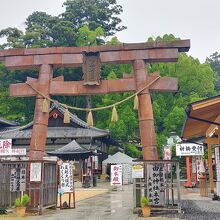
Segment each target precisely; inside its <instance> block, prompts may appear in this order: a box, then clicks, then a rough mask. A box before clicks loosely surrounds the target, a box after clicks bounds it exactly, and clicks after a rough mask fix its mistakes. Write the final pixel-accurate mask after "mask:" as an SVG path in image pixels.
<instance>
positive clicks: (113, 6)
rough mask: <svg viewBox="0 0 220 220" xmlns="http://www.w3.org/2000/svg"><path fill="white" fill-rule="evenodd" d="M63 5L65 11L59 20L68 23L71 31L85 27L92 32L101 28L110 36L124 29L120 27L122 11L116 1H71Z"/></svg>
mask: <svg viewBox="0 0 220 220" xmlns="http://www.w3.org/2000/svg"><path fill="white" fill-rule="evenodd" d="M63 5H64V6H65V8H66V10H65V12H64V13H63V14H61V19H62V20H65V21H70V22H71V23H72V24H73V29H76V30H78V29H79V28H81V27H82V26H84V25H87V26H88V27H89V29H90V30H93V31H94V30H95V29H96V28H98V27H101V28H103V30H104V32H105V33H106V36H111V35H113V34H115V33H116V32H118V31H121V30H124V29H125V28H126V27H125V26H120V23H121V19H120V18H119V15H120V14H121V13H122V11H123V10H122V7H121V6H120V5H118V4H117V2H116V0H83V1H81V0H71V1H66V2H65V3H64V4H63Z"/></svg>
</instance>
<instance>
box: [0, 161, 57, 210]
mask: <svg viewBox="0 0 220 220" xmlns="http://www.w3.org/2000/svg"><path fill="white" fill-rule="evenodd" d="M41 163H42V181H41V183H40V184H36V186H35V185H34V184H30V183H28V182H29V181H27V183H26V190H25V192H24V193H27V194H29V196H30V200H31V205H33V206H34V207H35V208H37V209H40V210H42V208H44V207H49V206H54V207H55V206H56V203H57V172H58V171H57V164H56V162H54V161H43V162H41ZM28 167H30V162H29V161H10V162H0V207H11V206H13V205H14V203H15V199H16V198H18V197H19V196H20V195H21V192H19V191H17V192H11V190H10V187H11V183H10V181H11V169H13V168H15V169H18V168H25V169H26V170H27V171H26V180H29V172H28ZM39 195H40V199H39V201H40V203H39V202H37V201H38V198H37V197H38V196H39Z"/></svg>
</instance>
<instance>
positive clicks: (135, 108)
mask: <svg viewBox="0 0 220 220" xmlns="http://www.w3.org/2000/svg"><path fill="white" fill-rule="evenodd" d="M138 107H139V101H138V95H137V94H136V96H135V97H134V108H133V109H134V110H138Z"/></svg>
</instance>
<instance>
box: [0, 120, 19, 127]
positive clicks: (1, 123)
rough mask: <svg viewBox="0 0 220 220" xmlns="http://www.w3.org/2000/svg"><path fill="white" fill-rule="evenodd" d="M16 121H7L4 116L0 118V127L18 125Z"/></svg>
mask: <svg viewBox="0 0 220 220" xmlns="http://www.w3.org/2000/svg"><path fill="white" fill-rule="evenodd" d="M18 125H19V123H18V122H14V121H9V120H7V119H5V118H0V127H9V126H18Z"/></svg>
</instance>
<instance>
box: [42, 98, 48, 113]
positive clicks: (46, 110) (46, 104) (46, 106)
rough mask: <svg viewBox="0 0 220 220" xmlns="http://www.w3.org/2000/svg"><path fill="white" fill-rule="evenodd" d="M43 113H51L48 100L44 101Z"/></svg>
mask: <svg viewBox="0 0 220 220" xmlns="http://www.w3.org/2000/svg"><path fill="white" fill-rule="evenodd" d="M42 112H43V113H47V112H49V105H48V102H47V99H44V101H43V106H42Z"/></svg>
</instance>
